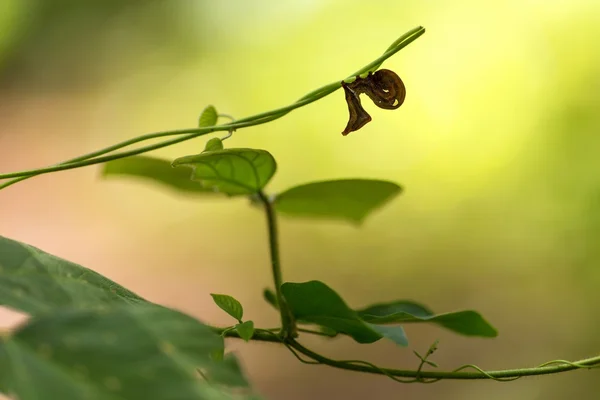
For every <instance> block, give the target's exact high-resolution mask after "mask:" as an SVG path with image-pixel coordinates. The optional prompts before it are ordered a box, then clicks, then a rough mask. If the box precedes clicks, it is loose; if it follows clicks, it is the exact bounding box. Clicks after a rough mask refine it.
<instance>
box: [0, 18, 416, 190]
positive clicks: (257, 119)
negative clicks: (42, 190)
mask: <svg viewBox="0 0 600 400" xmlns="http://www.w3.org/2000/svg"><path fill="white" fill-rule="evenodd" d="M424 33H425V28H423V27H421V26H419V27H417V28H414V29H412V30H410V31H408V32H407V33H405V34H404V35H402V36H401V37H399V38H398V39H397V40H396V41H395V42H394V43H392V45H391V46H390V47H389V48H388V49H387V50H386V51H385V52H384V53H383V54H382V55H381V56H380V57H378V58H377V59H375V60H374V61H372V62H371V63H369V64H367V65H366V66H364V67H363V68H361V69H359V70H358V71H356V72H355V73H354V74H352V75H350V76H349V77H348V78H346V79H345V81H350V80H352V79H354V78H355V77H356V75H362V74H365V73H367V72H369V71H374V70H376V69H377V68H379V66H381V64H382V63H383V62H384V61H385V60H387V59H388V58H390V57H391V56H393V55H394V54H396V53H397V52H398V51H400V50H402V49H403V48H404V47H406V46H408V45H409V44H410V43H412V42H413V41H415V40H416V39H417V38H418V37H420V36H421V35H423V34H424ZM340 87H341V82H340V81H337V82H334V83H330V84H329V85H326V86H323V87H321V88H319V89H316V90H313V91H312V92H310V93H308V94H307V95H305V96H303V97H302V98H300V99H299V100H298V101H296V102H295V103H292V104H290V105H288V106H286V107H281V108H278V109H275V110H272V111H268V112H264V113H261V114H257V115H253V116H250V117H246V118H242V119H239V120H236V121H234V122H230V123H227V124H222V125H213V126H209V127H203V128H191V129H180V130H173V131H164V132H157V133H149V134H146V135H142V136H138V137H136V138H133V139H129V140H126V141H124V142H121V143H117V144H114V145H112V146H108V147H106V148H104V149H101V150H97V151H94V152H92V153H89V154H85V155H82V156H79V157H76V158H73V159H70V160H68V161H65V162H62V163H60V164H57V165H54V166H51V167H46V168H38V169H31V170H26V171H19V172H11V173H6V174H0V179H9V178H16V179H12V180H10V181H8V182H5V183H3V184H1V185H0V189H4V188H6V187H8V186H11V185H13V184H15V183H17V182H20V181H23V180H25V179H28V178H31V177H34V176H37V175H41V174H46V173H50V172H57V171H65V170H69V169H75V168H81V167H86V166H89V165H94V164H101V163H105V162H108V161H113V160H117V159H120V158H125V157H130V156H134V155H138V154H142V153H147V152H149V151H153V150H157V149H160V148H163V147H167V146H171V145H174V144H177V143H181V142H184V141H187V140H190V139H193V138H196V137H199V136H203V135H206V134H209V133H212V132H217V131H232V130H238V129H241V128H247V127H249V126H255V125H260V124H264V123H267V122H270V121H273V120H276V119H278V118H281V117H283V116H284V115H286V114H287V113H289V112H290V111H292V110H295V109H297V108H300V107H304V106H306V105H308V104H310V103H313V102H315V101H317V100H320V99H322V98H323V97H325V96H328V95H330V94H331V93H333V92H335V91H336V90H338V89H339V88H340ZM167 136H179V137H177V138H173V139H169V140H165V141H163V142H159V143H156V144H153V145H148V146H144V147H140V148H138V149H134V150H129V151H123V152H121V153H115V154H110V155H107V154H109V153H112V152H114V151H116V150H119V149H122V148H124V147H128V146H131V145H133V144H136V143H139V142H143V141H146V140H150V139H157V138H162V137H167Z"/></svg>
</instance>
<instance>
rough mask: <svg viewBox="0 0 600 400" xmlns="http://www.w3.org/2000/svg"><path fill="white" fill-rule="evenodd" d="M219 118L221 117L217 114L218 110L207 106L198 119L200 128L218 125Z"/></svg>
mask: <svg viewBox="0 0 600 400" xmlns="http://www.w3.org/2000/svg"><path fill="white" fill-rule="evenodd" d="M218 118H219V115H218V114H217V109H216V108H215V107H214V106H207V107H206V108H205V109H204V110H202V114H200V118H198V127H199V128H204V127H207V126H213V125H216V124H217V120H218Z"/></svg>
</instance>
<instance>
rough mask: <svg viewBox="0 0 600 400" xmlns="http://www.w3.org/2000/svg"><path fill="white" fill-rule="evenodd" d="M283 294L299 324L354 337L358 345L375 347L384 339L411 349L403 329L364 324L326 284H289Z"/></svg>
mask: <svg viewBox="0 0 600 400" xmlns="http://www.w3.org/2000/svg"><path fill="white" fill-rule="evenodd" d="M281 291H282V293H283V296H284V297H285V300H286V302H287V303H288V306H289V307H290V311H291V312H292V314H293V315H294V317H295V318H296V320H297V321H299V322H305V323H312V324H317V325H320V326H323V327H326V328H330V329H333V330H334V331H336V332H339V333H343V334H346V335H348V336H350V337H352V338H353V339H354V340H355V341H357V342H358V343H373V342H376V341H378V340H379V339H381V338H384V337H385V338H388V339H390V340H393V341H394V342H396V343H397V344H399V345H401V346H407V345H408V341H407V340H406V336H405V335H404V331H403V330H402V327H400V326H396V327H389V326H381V327H380V326H376V325H375V324H370V323H367V322H365V321H363V320H362V319H361V318H360V316H359V315H358V314H357V313H356V312H355V311H354V310H352V309H351V308H350V307H348V306H347V305H346V303H345V302H344V300H343V299H342V298H341V297H340V296H339V295H338V294H337V293H336V292H335V291H334V290H332V289H331V288H330V287H328V286H327V285H325V284H324V283H323V282H319V281H309V282H303V283H292V282H286V283H284V284H283V285H282V286H281Z"/></svg>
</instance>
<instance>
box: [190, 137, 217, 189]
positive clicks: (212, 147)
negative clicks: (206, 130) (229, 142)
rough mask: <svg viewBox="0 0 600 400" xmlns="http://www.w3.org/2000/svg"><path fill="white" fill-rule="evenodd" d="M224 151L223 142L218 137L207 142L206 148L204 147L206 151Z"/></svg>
mask: <svg viewBox="0 0 600 400" xmlns="http://www.w3.org/2000/svg"><path fill="white" fill-rule="evenodd" d="M217 150H223V141H222V140H221V139H219V138H218V137H215V138H212V139H210V140H209V141H208V142H206V146H204V151H217ZM188 179H189V177H188Z"/></svg>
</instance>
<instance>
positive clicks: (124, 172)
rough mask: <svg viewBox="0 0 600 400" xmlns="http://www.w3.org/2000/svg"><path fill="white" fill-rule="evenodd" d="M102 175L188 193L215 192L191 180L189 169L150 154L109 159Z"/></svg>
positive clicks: (202, 193) (205, 193)
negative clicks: (153, 184) (174, 165)
mask: <svg viewBox="0 0 600 400" xmlns="http://www.w3.org/2000/svg"><path fill="white" fill-rule="evenodd" d="M102 177H104V178H113V179H114V178H119V179H123V178H125V179H133V180H136V179H137V180H143V181H146V182H151V183H155V184H159V185H161V186H162V187H165V188H168V189H171V190H174V191H177V192H183V193H188V194H200V195H207V194H213V191H212V190H210V189H207V188H204V187H202V185H200V184H199V183H198V182H193V181H191V180H190V173H189V171H186V170H185V169H180V168H173V167H172V166H171V162H170V161H168V160H162V159H159V158H154V157H148V156H133V157H127V158H120V159H118V160H113V161H109V162H107V163H105V164H104V166H103V168H102Z"/></svg>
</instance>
